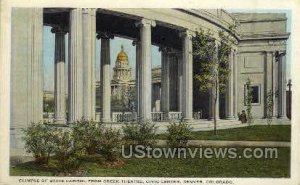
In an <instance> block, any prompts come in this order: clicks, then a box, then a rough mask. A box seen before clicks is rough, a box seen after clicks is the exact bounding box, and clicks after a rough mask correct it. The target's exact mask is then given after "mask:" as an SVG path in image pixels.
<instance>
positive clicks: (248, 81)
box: [245, 78, 253, 125]
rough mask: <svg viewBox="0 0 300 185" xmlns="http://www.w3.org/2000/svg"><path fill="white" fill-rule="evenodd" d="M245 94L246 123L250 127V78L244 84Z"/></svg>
mask: <svg viewBox="0 0 300 185" xmlns="http://www.w3.org/2000/svg"><path fill="white" fill-rule="evenodd" d="M246 88H247V94H246V97H245V98H246V100H245V101H246V112H247V122H248V124H249V125H250V124H251V123H252V120H253V118H252V100H253V93H252V91H253V90H252V88H251V80H250V78H248V79H247V82H246Z"/></svg>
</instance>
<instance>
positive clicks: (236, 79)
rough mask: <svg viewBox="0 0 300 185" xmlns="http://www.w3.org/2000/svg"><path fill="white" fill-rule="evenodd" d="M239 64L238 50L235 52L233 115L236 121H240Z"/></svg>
mask: <svg viewBox="0 0 300 185" xmlns="http://www.w3.org/2000/svg"><path fill="white" fill-rule="evenodd" d="M237 69H238V64H237V51H236V49H234V50H233V79H234V80H233V102H234V103H233V115H234V117H235V119H238V115H237V113H238V108H237V107H238V105H237V103H238V102H237V101H238V100H237V96H238V89H237V82H238V70H237Z"/></svg>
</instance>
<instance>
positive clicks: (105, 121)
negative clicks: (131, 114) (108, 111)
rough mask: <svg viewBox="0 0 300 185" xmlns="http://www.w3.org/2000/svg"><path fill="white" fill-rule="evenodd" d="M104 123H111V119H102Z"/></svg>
mask: <svg viewBox="0 0 300 185" xmlns="http://www.w3.org/2000/svg"><path fill="white" fill-rule="evenodd" d="M101 122H102V123H111V119H109V118H101Z"/></svg>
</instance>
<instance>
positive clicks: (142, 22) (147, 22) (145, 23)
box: [135, 18, 156, 27]
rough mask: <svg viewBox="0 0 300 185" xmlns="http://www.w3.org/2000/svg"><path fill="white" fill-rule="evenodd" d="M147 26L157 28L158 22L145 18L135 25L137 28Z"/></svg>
mask: <svg viewBox="0 0 300 185" xmlns="http://www.w3.org/2000/svg"><path fill="white" fill-rule="evenodd" d="M146 25H149V26H152V27H155V26H156V22H155V21H154V20H151V19H145V18H143V19H141V20H140V21H137V22H136V23H135V26H136V27H141V26H146Z"/></svg>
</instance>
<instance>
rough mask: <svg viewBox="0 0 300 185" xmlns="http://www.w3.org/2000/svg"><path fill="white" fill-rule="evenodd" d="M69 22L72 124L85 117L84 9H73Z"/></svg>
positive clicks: (69, 81)
mask: <svg viewBox="0 0 300 185" xmlns="http://www.w3.org/2000/svg"><path fill="white" fill-rule="evenodd" d="M69 22H70V23H69V30H70V32H69V69H68V70H69V71H68V72H69V78H68V100H69V107H68V109H69V111H68V113H69V120H68V121H69V122H70V123H72V122H74V121H76V120H80V119H82V116H83V110H82V108H83V80H82V79H83V78H82V77H83V75H82V68H83V61H82V59H83V58H82V9H80V8H76V9H71V10H70V21H69Z"/></svg>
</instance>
